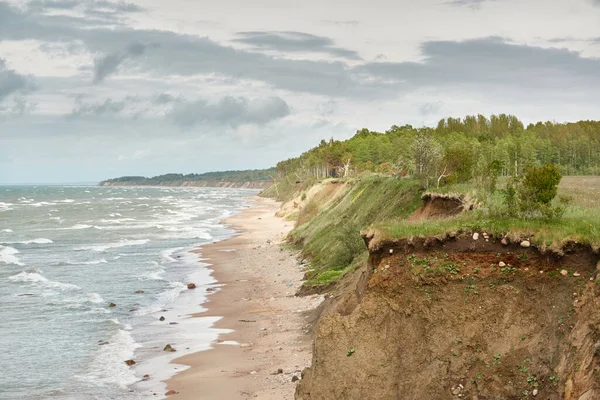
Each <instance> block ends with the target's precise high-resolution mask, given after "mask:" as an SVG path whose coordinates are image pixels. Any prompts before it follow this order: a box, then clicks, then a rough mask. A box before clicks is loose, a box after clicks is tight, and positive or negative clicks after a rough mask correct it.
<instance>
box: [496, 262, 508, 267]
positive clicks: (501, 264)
mask: <svg viewBox="0 0 600 400" xmlns="http://www.w3.org/2000/svg"><path fill="white" fill-rule="evenodd" d="M498 266H499V267H506V263H505V262H504V261H500V262H499V263H498Z"/></svg>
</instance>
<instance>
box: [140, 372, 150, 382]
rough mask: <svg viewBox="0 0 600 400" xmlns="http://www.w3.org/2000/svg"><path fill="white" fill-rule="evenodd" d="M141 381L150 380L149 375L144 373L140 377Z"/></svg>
mask: <svg viewBox="0 0 600 400" xmlns="http://www.w3.org/2000/svg"><path fill="white" fill-rule="evenodd" d="M142 380H143V381H149V380H150V375H148V374H146V375H144V377H143V378H142Z"/></svg>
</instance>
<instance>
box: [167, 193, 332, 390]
mask: <svg viewBox="0 0 600 400" xmlns="http://www.w3.org/2000/svg"><path fill="white" fill-rule="evenodd" d="M278 207H279V204H278V203H276V202H274V201H272V200H269V199H263V198H258V197H256V198H253V199H252V206H251V207H250V208H247V209H245V210H243V211H242V212H241V213H240V214H238V215H236V216H234V217H231V218H229V219H227V220H225V221H224V222H225V223H226V224H228V225H230V226H232V227H233V228H235V229H236V230H237V231H238V232H240V233H241V234H240V235H239V236H236V237H234V238H231V239H228V240H225V241H222V242H219V243H213V244H210V245H207V246H204V247H202V248H201V249H199V250H197V252H198V253H199V255H200V257H201V259H202V260H203V261H205V262H209V263H210V264H211V265H212V267H211V268H212V269H213V270H214V273H213V276H214V277H215V278H216V279H217V280H218V281H219V283H221V284H224V286H223V287H222V288H221V289H220V290H219V291H218V292H217V293H215V294H213V295H210V296H209V300H208V302H207V303H205V304H203V306H204V307H207V308H208V311H207V312H203V313H201V314H198V315H197V316H198V317H203V316H222V317H223V319H221V320H220V321H219V322H218V323H217V324H216V325H215V327H216V328H225V329H232V330H233V332H232V333H228V334H224V335H221V337H220V338H219V341H218V342H217V343H215V344H214V346H213V348H212V349H210V350H207V351H203V352H199V353H194V354H190V355H186V356H184V357H181V358H178V359H176V360H174V361H173V362H174V363H177V364H185V365H189V366H190V368H189V369H187V370H185V371H184V372H181V373H179V374H177V375H176V376H174V377H173V378H171V379H169V380H168V381H167V382H166V384H167V386H168V388H167V390H175V391H176V392H178V393H177V394H176V395H173V396H169V398H173V399H178V400H179V399H248V398H258V399H273V400H275V399H276V400H283V399H293V398H294V391H295V385H296V384H295V383H293V382H292V378H293V377H294V376H298V377H300V371H301V370H302V369H303V368H305V367H307V366H309V364H310V360H311V341H310V337H309V334H308V322H309V318H310V312H309V310H312V309H314V308H315V307H316V306H318V304H319V303H320V302H321V300H322V298H321V297H320V296H312V297H304V298H300V297H295V296H294V294H295V293H296V290H297V288H298V287H299V286H300V284H301V282H302V277H303V275H304V269H303V267H302V266H301V265H299V263H298V261H297V260H296V258H295V255H294V254H292V253H291V252H290V251H287V250H283V249H281V247H280V246H279V244H280V243H281V241H282V240H283V239H284V238H285V235H286V234H287V233H288V232H289V230H290V229H291V228H292V227H293V223H292V222H288V221H284V220H282V219H280V218H277V217H275V216H274V214H275V212H276V211H277V209H278ZM222 341H225V342H229V341H235V342H237V343H239V344H237V345H232V344H226V343H221V342H222ZM278 370H282V371H283V373H278Z"/></svg>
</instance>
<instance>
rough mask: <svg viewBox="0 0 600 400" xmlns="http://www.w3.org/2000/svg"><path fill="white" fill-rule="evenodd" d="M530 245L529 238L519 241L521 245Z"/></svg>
mask: <svg viewBox="0 0 600 400" xmlns="http://www.w3.org/2000/svg"><path fill="white" fill-rule="evenodd" d="M529 246H531V242H530V241H529V240H523V241H522V242H521V247H529Z"/></svg>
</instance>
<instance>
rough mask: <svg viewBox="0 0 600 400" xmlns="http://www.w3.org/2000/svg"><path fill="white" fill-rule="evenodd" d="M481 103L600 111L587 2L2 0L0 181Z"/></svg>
mask: <svg viewBox="0 0 600 400" xmlns="http://www.w3.org/2000/svg"><path fill="white" fill-rule="evenodd" d="M477 113H482V114H485V115H490V114H493V113H496V114H497V113H510V114H514V115H516V116H518V117H519V118H520V119H521V120H523V121H524V122H525V123H529V122H536V121H540V120H542V121H546V120H552V121H557V122H564V121H577V120H581V119H600V0H419V1H414V0H394V1H392V0H368V1H367V0H301V1H296V0H294V1H292V0H219V1H216V0H169V1H165V0H131V1H113V0H30V1H22V0H19V1H13V0H0V184H14V183H66V182H96V181H100V180H103V179H106V178H111V177H117V176H123V175H143V176H152V175H158V174H163V173H169V172H177V173H192V172H193V173H200V172H207V171H214V170H235V169H254V168H267V167H270V166H274V165H275V164H276V163H277V161H279V160H282V159H286V158H289V157H292V156H296V155H299V154H301V153H302V152H304V151H305V150H307V149H309V148H310V147H313V146H315V145H316V144H318V142H319V141H320V140H321V139H328V138H330V137H333V138H335V139H346V138H349V137H351V136H352V135H353V134H354V133H355V132H356V130H358V129H361V128H368V129H371V130H376V131H385V130H386V129H388V128H389V127H390V126H392V125H394V124H395V125H404V124H411V125H413V126H417V127H420V126H425V125H426V126H434V125H435V124H436V123H437V121H439V120H440V119H441V118H444V117H449V116H453V117H462V116H465V115H467V114H477Z"/></svg>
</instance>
